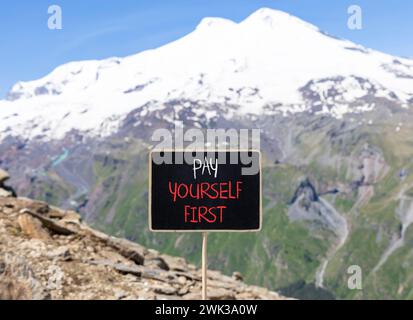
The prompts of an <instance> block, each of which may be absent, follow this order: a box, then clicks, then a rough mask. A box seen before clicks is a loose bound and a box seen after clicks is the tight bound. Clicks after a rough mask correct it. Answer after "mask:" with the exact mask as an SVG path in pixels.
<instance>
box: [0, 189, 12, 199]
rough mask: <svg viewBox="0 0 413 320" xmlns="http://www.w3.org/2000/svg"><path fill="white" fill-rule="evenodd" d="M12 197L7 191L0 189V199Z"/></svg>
mask: <svg viewBox="0 0 413 320" xmlns="http://www.w3.org/2000/svg"><path fill="white" fill-rule="evenodd" d="M12 196H13V194H12V193H11V192H10V191H7V190H4V189H2V188H0V197H4V198H10V197H12Z"/></svg>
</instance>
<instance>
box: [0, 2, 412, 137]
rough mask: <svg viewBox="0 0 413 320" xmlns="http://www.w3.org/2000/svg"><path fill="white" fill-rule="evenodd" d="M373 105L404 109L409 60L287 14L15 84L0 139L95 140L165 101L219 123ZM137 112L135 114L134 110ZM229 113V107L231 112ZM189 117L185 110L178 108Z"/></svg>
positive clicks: (206, 25)
mask: <svg viewBox="0 0 413 320" xmlns="http://www.w3.org/2000/svg"><path fill="white" fill-rule="evenodd" d="M371 97H375V98H377V99H386V100H388V101H392V102H395V103H397V104H399V105H400V106H401V107H407V105H408V104H410V103H412V102H413V60H409V59H403V58H399V57H394V56H391V55H388V54H384V53H381V52H378V51H374V50H370V49H366V48H364V47H362V46H359V45H356V44H354V43H352V42H350V41H347V40H341V39H337V38H334V37H331V36H329V35H327V34H325V33H323V32H322V31H320V30H319V29H318V28H317V27H315V26H313V25H311V24H309V23H306V22H304V21H302V20H300V19H298V18H296V17H293V16H291V15H289V14H287V13H284V12H280V11H276V10H272V9H260V10H258V11H256V12H255V13H253V14H252V15H250V16H249V17H247V18H246V19H245V20H244V21H242V22H240V23H235V22H233V21H230V20H226V19H221V18H205V19H203V20H202V21H201V23H200V24H199V25H198V26H197V28H196V29H195V30H194V31H193V32H192V33H190V34H188V35H187V36H185V37H183V38H181V39H179V40H177V41H175V42H172V43H170V44H167V45H165V46H162V47H160V48H158V49H155V50H148V51H144V52H141V53H139V54H136V55H132V56H129V57H125V58H110V59H105V60H101V61H80V62H72V63H68V64H65V65H62V66H60V67H58V68H56V69H55V70H54V71H53V72H51V73H50V74H49V75H47V76H45V77H44V78H41V79H39V80H35V81H30V82H19V83H17V84H15V85H14V86H13V87H12V89H11V90H10V92H9V93H8V96H7V99H6V100H2V101H0V139H4V138H5V137H7V136H9V135H11V136H22V137H25V138H33V137H42V139H59V138H62V137H64V135H65V134H66V133H67V132H69V131H71V130H79V131H82V132H85V133H88V134H90V135H96V136H105V135H109V134H111V133H113V132H116V130H117V128H119V126H120V124H121V123H122V121H123V120H124V119H125V118H126V116H127V115H128V114H129V113H130V112H131V111H133V110H140V111H139V112H141V114H139V115H138V116H141V117H144V116H145V115H146V114H147V113H148V112H149V113H150V112H153V111H156V110H157V111H159V110H162V108H164V106H165V104H166V103H168V102H169V101H193V102H196V106H198V107H197V108H201V109H199V110H193V112H194V113H195V114H197V113H202V114H204V116H206V117H207V118H208V117H214V115H215V113H216V112H217V111H216V110H215V111H214V110H209V111H207V112H206V111H205V110H202V107H199V106H201V105H204V104H205V105H207V104H219V105H221V106H223V107H225V106H232V108H231V109H228V110H227V116H228V117H231V115H232V113H234V112H237V114H249V113H251V114H259V113H263V112H272V113H280V114H283V115H288V114H291V113H295V112H303V111H312V112H316V113H326V114H330V115H332V116H334V117H341V116H343V114H346V113H348V112H363V111H368V110H372V109H374V107H375V101H374V99H373V100H372V99H371ZM143 106H145V108H143ZM234 106H235V107H234ZM181 107H183V108H185V107H191V108H194V106H193V104H190V103H189V104H188V102H187V103H186V104H184V105H183V106H181Z"/></svg>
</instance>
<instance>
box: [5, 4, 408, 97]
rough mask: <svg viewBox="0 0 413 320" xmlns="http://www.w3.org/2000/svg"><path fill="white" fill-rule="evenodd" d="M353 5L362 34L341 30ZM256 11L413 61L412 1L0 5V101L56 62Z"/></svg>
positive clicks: (120, 50)
mask: <svg viewBox="0 0 413 320" xmlns="http://www.w3.org/2000/svg"><path fill="white" fill-rule="evenodd" d="M53 4H57V5H60V6H61V8H62V11H63V30H49V29H48V28H47V20H48V17H49V16H48V13H47V9H48V7H49V6H50V5H53ZM352 4H357V5H360V6H361V8H362V9H363V29H362V30H357V31H354V30H349V29H348V28H347V19H348V15H347V8H348V7H349V6H350V5H352ZM261 7H269V8H274V9H279V10H283V11H287V12H289V13H291V14H294V15H296V16H298V17H300V18H302V19H304V20H306V21H309V22H311V23H313V24H315V25H317V26H318V27H320V28H321V29H323V30H325V31H327V32H328V33H330V34H332V35H336V36H339V37H342V38H346V39H350V40H352V41H354V42H356V43H360V44H362V45H364V46H367V47H369V48H374V49H378V50H381V51H384V52H388V53H391V54H395V55H400V56H407V57H413V32H412V31H413V18H412V17H413V1H406V0H359V1H358V0H351V1H347V0H334V1H331V0H272V1H271V0H225V1H224V0H151V1H149V0H118V1H114V0H83V1H81V0H66V1H58V0H50V1H47V0H36V1H33V0H1V3H0V36H1V37H0V41H1V46H0V98H2V97H4V95H5V94H6V92H7V91H8V90H9V88H10V87H11V86H12V85H13V84H14V83H15V82H17V81H19V80H23V81H26V80H33V79H36V78H39V77H42V76H44V75H46V74H47V73H49V72H50V71H52V70H53V69H54V68H55V67H56V66H58V65H60V64H62V63H65V62H68V61H73V60H83V59H101V58H106V57H110V56H126V55H130V54H134V53H137V52H139V51H142V50H145V49H149V48H156V47H158V46H160V45H162V44H165V43H168V42H170V41H172V40H175V39H178V38H180V37H181V36H183V35H185V34H187V33H189V32H191V31H192V30H193V29H194V28H195V26H196V25H197V24H198V22H199V21H200V19H202V18H203V17H205V16H218V17H225V18H229V19H232V20H234V21H241V20H243V19H244V18H245V17H247V16H248V15H249V14H251V13H252V12H253V11H255V10H257V9H259V8H261ZM291 41H294V40H293V39H291Z"/></svg>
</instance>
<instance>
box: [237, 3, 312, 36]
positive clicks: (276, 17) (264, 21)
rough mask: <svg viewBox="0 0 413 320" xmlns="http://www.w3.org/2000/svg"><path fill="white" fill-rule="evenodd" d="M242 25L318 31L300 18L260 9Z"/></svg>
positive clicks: (277, 11) (272, 10)
mask: <svg viewBox="0 0 413 320" xmlns="http://www.w3.org/2000/svg"><path fill="white" fill-rule="evenodd" d="M241 24H244V25H253V26H258V25H260V24H261V25H265V26H267V27H271V28H280V29H282V28H308V29H309V30H315V31H318V30H319V29H318V28H317V27H316V26H314V25H312V24H310V23H308V22H305V21H304V20H301V19H300V18H297V17H295V16H292V15H290V14H289V13H286V12H284V11H279V10H274V9H270V8H262V9H259V10H257V11H255V12H254V13H252V14H251V15H250V16H249V17H247V18H246V19H245V20H244V21H242V22H241Z"/></svg>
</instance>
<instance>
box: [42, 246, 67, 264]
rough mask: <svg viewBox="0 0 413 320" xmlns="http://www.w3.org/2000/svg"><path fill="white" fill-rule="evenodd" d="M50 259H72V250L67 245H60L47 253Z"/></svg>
mask: <svg viewBox="0 0 413 320" xmlns="http://www.w3.org/2000/svg"><path fill="white" fill-rule="evenodd" d="M47 257H48V258H49V259H56V258H58V259H62V260H64V261H67V260H70V250H69V248H68V247H66V246H62V247H58V248H56V249H54V250H52V251H50V252H49V253H48V254H47Z"/></svg>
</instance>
